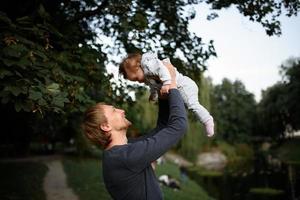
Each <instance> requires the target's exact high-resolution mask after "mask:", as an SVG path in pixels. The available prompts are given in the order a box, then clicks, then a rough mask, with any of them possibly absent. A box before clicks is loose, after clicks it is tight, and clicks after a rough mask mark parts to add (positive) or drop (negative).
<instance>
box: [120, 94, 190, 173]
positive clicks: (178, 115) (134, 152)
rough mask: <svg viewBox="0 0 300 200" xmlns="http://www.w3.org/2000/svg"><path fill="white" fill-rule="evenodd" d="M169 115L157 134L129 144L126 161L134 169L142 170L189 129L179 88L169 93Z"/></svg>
mask: <svg viewBox="0 0 300 200" xmlns="http://www.w3.org/2000/svg"><path fill="white" fill-rule="evenodd" d="M168 100H169V117H168V121H167V123H166V124H165V125H164V119H162V121H160V122H159V123H162V126H164V128H162V129H161V130H159V131H158V132H157V133H156V134H155V135H153V136H151V137H148V138H145V139H143V140H140V141H138V142H135V143H132V144H129V145H128V150H127V154H126V156H127V157H126V159H125V160H124V162H125V163H126V164H127V165H128V167H129V168H130V169H132V170H136V171H139V170H142V169H144V168H145V167H147V166H149V164H150V163H151V162H152V161H154V160H156V159H157V158H159V157H160V156H161V155H163V154H164V153H165V152H166V151H168V150H169V149H170V148H171V147H172V146H173V145H175V144H176V143H177V142H178V141H179V140H180V138H181V137H182V136H183V135H184V133H185V132H186V129H187V116H186V111H185V107H184V103H183V100H182V97H181V95H180V94H179V91H178V90H177V89H171V90H170V93H169V97H168Z"/></svg>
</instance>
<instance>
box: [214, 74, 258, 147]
mask: <svg viewBox="0 0 300 200" xmlns="http://www.w3.org/2000/svg"><path fill="white" fill-rule="evenodd" d="M211 95H212V113H213V116H214V118H215V121H216V137H217V138H219V139H223V140H226V141H229V142H243V141H247V140H248V139H249V137H250V136H251V135H252V133H253V132H254V131H255V122H256V121H255V120H256V102H255V100H254V95H253V94H252V93H250V92H248V91H247V90H246V88H245V86H244V84H243V83H242V82H241V81H238V80H237V81H234V82H231V81H230V80H228V79H223V81H222V83H221V84H220V85H216V86H215V87H214V90H213V91H212V93H211Z"/></svg>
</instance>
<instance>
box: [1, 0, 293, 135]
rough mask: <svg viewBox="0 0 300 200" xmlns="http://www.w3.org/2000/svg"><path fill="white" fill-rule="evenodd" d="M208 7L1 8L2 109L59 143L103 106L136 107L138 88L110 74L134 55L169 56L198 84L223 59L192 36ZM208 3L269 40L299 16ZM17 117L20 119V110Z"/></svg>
mask: <svg viewBox="0 0 300 200" xmlns="http://www.w3.org/2000/svg"><path fill="white" fill-rule="evenodd" d="M202 2H203V1H202V0H198V1H197V0H187V1H186V0H171V1H149V0H142V1H137V0H113V1H108V0H103V1H99V0H84V1H67V0H51V1H50V0H36V1H30V0H23V1H20V0H11V1H5V2H4V1H3V2H1V3H0V4H1V6H0V30H1V31H0V47H1V50H0V64H1V68H0V89H1V90H0V100H1V104H2V105H3V106H8V107H9V108H11V105H12V106H13V109H14V110H15V111H16V112H27V113H33V114H32V115H30V116H29V118H26V119H24V120H25V121H27V122H28V124H31V126H32V127H39V128H37V129H36V130H35V132H36V133H39V134H44V133H45V135H47V136H49V135H52V136H51V138H60V137H59V136H57V135H56V134H61V133H64V130H69V131H70V130H79V126H78V123H74V122H78V121H79V119H80V116H81V113H82V111H84V110H85V108H86V107H87V106H88V105H90V104H94V103H95V102H98V101H106V102H110V103H112V104H118V105H122V104H123V103H124V102H126V101H131V100H132V99H131V97H130V96H129V95H128V92H129V91H132V90H133V89H135V90H138V89H136V88H135V87H127V84H126V83H125V82H124V81H120V82H119V83H114V82H111V78H112V75H110V74H108V73H107V72H106V66H107V64H108V63H110V64H113V65H116V64H117V62H118V61H119V58H120V56H123V55H124V54H125V53H127V52H135V51H140V52H141V51H142V52H144V51H148V50H154V51H157V52H158V54H159V55H160V57H166V56H168V57H170V58H171V61H172V63H173V64H174V65H175V66H176V67H177V68H178V70H179V71H180V72H182V73H184V74H186V75H189V76H190V77H191V78H193V79H195V80H198V81H199V78H200V77H201V76H200V74H201V73H202V71H204V70H205V69H206V66H205V63H206V61H207V59H209V58H210V57H211V56H216V52H215V50H214V46H213V41H209V42H208V44H204V43H203V40H202V38H201V37H199V36H196V35H195V34H194V33H191V32H189V29H188V25H189V21H190V20H191V19H193V18H194V17H195V10H194V9H193V7H192V6H193V5H195V4H200V3H202ZM206 3H208V4H210V5H212V8H213V10H214V11H218V10H220V9H222V8H227V7H229V6H231V5H232V6H235V7H237V8H238V9H239V11H240V12H241V13H242V14H243V15H244V16H248V17H250V19H251V20H254V21H256V22H258V23H260V24H262V25H263V26H264V27H265V28H266V31H267V33H268V34H269V35H272V34H280V23H279V22H278V17H279V15H280V14H281V11H284V10H286V11H287V14H288V15H289V16H293V15H296V14H297V12H298V9H299V2H298V1H296V0H293V1H288V2H287V1H279V2H278V3H277V2H275V1H267V2H266V3H264V4H261V1H246V2H245V1H222V0H221V1H209V0H208V1H206ZM279 5H282V6H279ZM270 16H271V20H269V21H268V19H269V17H270ZM107 41H109V42H107ZM179 55H181V56H180V57H179ZM131 103H132V102H129V104H128V105H131ZM123 105H124V104H123ZM10 113H11V114H10V115H17V114H16V113H15V112H14V111H13V110H11V112H10ZM37 113H39V114H41V116H38V115H37ZM45 116H46V117H45ZM73 116H77V117H73ZM72 120H73V121H72ZM29 122H30V123H29ZM37 124H43V125H44V126H36V125H37ZM73 125H74V127H72V128H70V127H69V126H73ZM47 127H53V129H52V130H50V129H47ZM75 134H76V133H73V134H71V137H72V136H74V135H75ZM68 137H69V136H67V137H65V136H63V138H65V139H67V138H68Z"/></svg>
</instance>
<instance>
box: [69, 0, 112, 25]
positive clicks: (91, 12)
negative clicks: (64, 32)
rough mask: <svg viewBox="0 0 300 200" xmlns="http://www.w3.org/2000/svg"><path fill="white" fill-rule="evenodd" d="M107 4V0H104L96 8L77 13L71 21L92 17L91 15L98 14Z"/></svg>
mask: <svg viewBox="0 0 300 200" xmlns="http://www.w3.org/2000/svg"><path fill="white" fill-rule="evenodd" d="M107 5H108V0H104V1H103V2H102V4H101V5H99V6H98V7H97V8H96V9H94V10H87V11H83V12H80V13H79V14H78V15H76V16H75V17H74V18H73V19H72V21H78V20H80V19H83V18H89V17H92V16H94V15H96V14H99V13H100V12H101V11H102V10H103V9H104V8H105V7H106V6H107Z"/></svg>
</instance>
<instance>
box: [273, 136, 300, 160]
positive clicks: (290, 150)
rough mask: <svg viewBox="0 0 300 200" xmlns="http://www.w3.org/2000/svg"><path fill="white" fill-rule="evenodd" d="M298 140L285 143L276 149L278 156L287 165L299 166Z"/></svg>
mask: <svg viewBox="0 0 300 200" xmlns="http://www.w3.org/2000/svg"><path fill="white" fill-rule="evenodd" d="M299 155H300V138H294V139H291V140H288V141H286V142H285V143H283V144H282V146H281V147H279V149H278V156H279V158H280V159H281V160H283V161H284V162H287V163H292V164H296V163H298V164H300V156H299Z"/></svg>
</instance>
